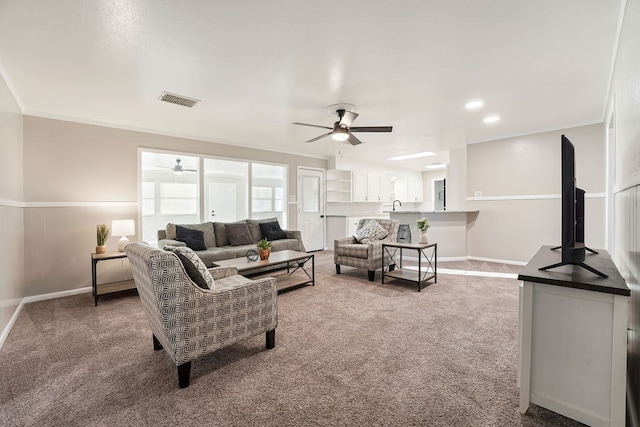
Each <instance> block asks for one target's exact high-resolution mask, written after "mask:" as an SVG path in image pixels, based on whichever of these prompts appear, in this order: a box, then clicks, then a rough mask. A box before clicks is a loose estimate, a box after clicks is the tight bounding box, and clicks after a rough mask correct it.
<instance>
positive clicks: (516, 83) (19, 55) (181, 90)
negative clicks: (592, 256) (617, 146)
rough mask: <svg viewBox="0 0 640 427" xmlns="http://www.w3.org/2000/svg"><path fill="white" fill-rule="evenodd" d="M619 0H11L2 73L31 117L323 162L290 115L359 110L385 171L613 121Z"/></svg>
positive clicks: (312, 119) (3, 6)
mask: <svg viewBox="0 0 640 427" xmlns="http://www.w3.org/2000/svg"><path fill="white" fill-rule="evenodd" d="M620 3H621V0H482V1H480V0H450V1H443V0H404V1H396V2H392V1H387V0H385V1H380V0H375V1H372V0H352V1H334V0H329V1H322V2H309V1H286V0H271V1H232V0H227V1H223V0H215V1H205V0H200V1H195V0H191V1H175V0H171V1H170V0H135V1H134V0H100V1H99V0H92V1H90V0H61V1H47V2H43V1H23V0H0V69H2V68H3V70H2V71H3V75H4V77H5V79H6V80H7V82H8V84H9V85H10V87H11V89H12V91H13V92H14V95H15V96H16V98H17V101H18V103H19V104H20V106H21V108H22V109H23V112H24V113H25V114H29V115H37V116H44V117H53V118H61V119H67V120H73V121H80V122H88V123H97V124H106V125H109V126H114V127H122V128H126V129H135V130H143V131H151V132H155V133H161V134H168V135H177V136H184V137H189V138H196V139H203V140H208V141H214V142H221V143H230V144H235V145H243V146H251V147H259V148H266V149H271V150H276V151H284V152H290V153H297V154H304V155H310V156H318V157H329V156H333V155H335V153H336V150H337V147H338V143H337V142H334V141H332V140H331V139H330V138H325V139H322V140H320V141H317V142H314V143H311V144H305V143H304V141H306V140H308V139H311V138H313V137H315V136H318V135H320V134H322V133H323V130H322V129H315V128H310V127H302V126H293V125H291V123H292V122H295V121H297V122H306V123H314V124H319V125H326V126H332V123H333V122H334V121H335V119H336V117H335V116H332V115H330V114H329V113H327V112H326V111H325V107H327V106H328V105H331V104H336V103H351V104H354V105H355V106H356V108H355V111H356V112H357V113H359V114H360V117H359V118H358V119H357V120H356V122H355V123H354V126H376V125H392V126H393V133H390V134H384V133H382V134H373V133H359V134H357V135H358V137H359V138H360V139H361V140H363V141H365V142H366V143H367V144H364V145H360V146H356V147H351V146H345V145H342V146H341V148H342V150H350V151H353V152H354V153H356V154H357V155H359V156H362V159H363V160H366V161H371V162H378V163H384V159H385V158H387V157H390V156H393V155H400V154H407V153H412V152H416V151H426V150H429V151H436V152H442V151H446V150H449V149H451V148H455V147H462V146H464V144H465V143H473V142H480V141H487V140H493V139H499V138H503V137H509V136H514V135H522V134H528V133H534V132H540V131H547V130H553V129H560V128H566V127H572V126H578V125H584V124H590V123H597V122H601V121H602V120H603V114H604V110H605V103H606V96H607V90H608V86H609V81H610V75H611V71H612V69H611V67H612V60H613V50H614V45H615V40H616V30H617V25H618V18H619V14H620V7H621V5H620ZM163 91H169V92H173V93H177V94H180V95H184V96H188V97H192V98H196V99H199V100H202V102H201V103H199V104H198V105H197V106H196V107H194V108H193V109H189V108H186V107H181V106H177V105H172V104H167V103H164V102H160V101H159V100H158V97H159V96H160V94H161V93H162V92H163ZM476 98H481V99H483V100H484V101H485V104H484V107H482V108H481V109H480V110H478V111H473V112H469V111H466V110H465V109H464V104H465V103H466V102H467V101H468V100H470V99H476ZM489 114H498V115H500V117H501V120H500V121H499V122H498V123H495V124H492V125H486V124H484V123H483V122H482V119H483V117H485V116H486V115H489ZM430 162H431V160H429V158H427V160H420V161H418V162H416V161H406V162H400V163H398V162H396V163H394V165H398V164H400V165H402V167H421V166H423V164H425V163H430Z"/></svg>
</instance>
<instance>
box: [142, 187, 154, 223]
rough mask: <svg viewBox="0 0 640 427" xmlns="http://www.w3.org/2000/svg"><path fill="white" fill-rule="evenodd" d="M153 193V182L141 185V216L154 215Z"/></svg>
mask: <svg viewBox="0 0 640 427" xmlns="http://www.w3.org/2000/svg"><path fill="white" fill-rule="evenodd" d="M155 191H156V189H155V185H154V183H153V182H143V183H142V216H152V215H153V214H154V213H155V211H156V210H155V199H156V195H155Z"/></svg>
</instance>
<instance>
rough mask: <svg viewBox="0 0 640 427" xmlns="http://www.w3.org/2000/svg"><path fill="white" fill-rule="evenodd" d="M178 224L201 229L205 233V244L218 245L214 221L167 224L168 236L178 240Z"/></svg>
mask: <svg viewBox="0 0 640 427" xmlns="http://www.w3.org/2000/svg"><path fill="white" fill-rule="evenodd" d="M176 225H179V226H181V227H184V228H190V229H192V230H200V231H202V232H203V233H204V244H205V246H206V247H208V248H214V247H215V246H216V235H215V232H214V230H213V223H212V222H203V223H201V224H172V223H169V224H167V226H166V227H165V228H166V234H167V236H166V238H167V239H172V240H177V239H176V237H178V235H177V233H176Z"/></svg>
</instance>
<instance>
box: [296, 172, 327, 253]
mask: <svg viewBox="0 0 640 427" xmlns="http://www.w3.org/2000/svg"><path fill="white" fill-rule="evenodd" d="M298 230H300V232H301V233H302V242H303V243H304V247H305V248H306V249H307V251H319V250H322V249H324V171H322V170H316V169H305V168H298Z"/></svg>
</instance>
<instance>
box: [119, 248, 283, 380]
mask: <svg viewBox="0 0 640 427" xmlns="http://www.w3.org/2000/svg"><path fill="white" fill-rule="evenodd" d="M125 251H126V253H127V257H128V258H129V262H130V263H131V270H132V273H133V279H134V281H135V284H136V287H137V288H138V293H139V294H140V300H141V301H142V306H143V308H144V311H145V314H146V315H147V319H148V320H149V326H150V328H151V332H152V334H153V348H154V350H160V349H163V348H164V350H165V351H166V352H167V354H168V355H169V357H170V358H171V360H172V361H173V362H174V363H175V364H176V366H177V368H178V385H179V387H180V388H184V387H188V386H189V376H190V372H191V362H192V361H193V360H195V359H197V358H198V357H200V356H202V355H204V354H207V353H210V352H213V351H215V350H217V349H219V348H222V347H226V346H228V345H231V344H233V343H235V342H238V341H241V340H244V339H246V338H249V337H252V336H255V335H258V334H261V333H266V347H267V348H273V347H274V346H275V328H276V326H277V324H278V310H277V304H276V296H277V291H276V284H275V280H274V279H273V278H271V277H267V278H263V279H258V280H249V279H247V278H245V277H243V276H240V275H238V274H237V269H235V268H228V267H227V268H212V269H209V272H210V273H211V275H212V277H213V279H214V280H215V286H214V289H202V288H200V287H198V286H197V285H196V284H195V283H194V282H193V281H192V280H191V279H190V278H189V276H188V274H187V272H186V270H185V268H184V266H183V264H182V262H181V261H180V258H179V257H178V256H177V255H176V254H175V253H172V252H169V251H164V250H161V249H158V248H154V247H151V246H148V245H145V244H142V243H131V244H129V245H127V247H126V249H125Z"/></svg>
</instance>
